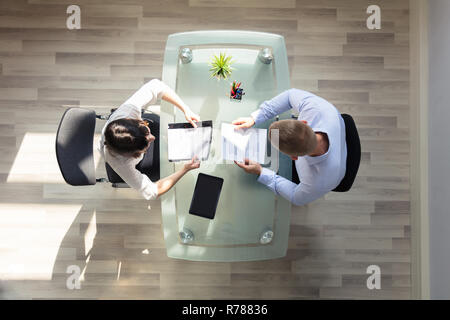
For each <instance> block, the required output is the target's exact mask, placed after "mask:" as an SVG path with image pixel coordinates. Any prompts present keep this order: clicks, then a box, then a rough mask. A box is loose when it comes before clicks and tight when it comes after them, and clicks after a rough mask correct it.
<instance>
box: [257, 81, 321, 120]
mask: <svg viewBox="0 0 450 320" xmlns="http://www.w3.org/2000/svg"><path fill="white" fill-rule="evenodd" d="M311 95H312V94H311V93H309V92H307V91H303V90H299V89H289V90H286V91H284V92H282V93H280V94H279V95H277V96H276V97H274V98H272V99H271V100H267V101H264V102H263V103H262V104H261V105H260V107H259V109H258V110H256V111H255V112H253V113H252V114H251V116H252V117H253V119H254V120H255V124H260V123H262V122H264V121H266V120H269V119H272V118H275V116H277V115H279V114H281V113H283V112H285V111H287V110H289V109H292V108H294V109H296V110H299V109H300V108H301V106H302V104H303V100H304V99H305V98H307V97H309V96H311Z"/></svg>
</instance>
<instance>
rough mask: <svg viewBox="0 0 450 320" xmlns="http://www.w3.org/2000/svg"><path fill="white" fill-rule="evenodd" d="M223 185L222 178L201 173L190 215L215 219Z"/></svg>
mask: <svg viewBox="0 0 450 320" xmlns="http://www.w3.org/2000/svg"><path fill="white" fill-rule="evenodd" d="M222 185H223V179H222V178H219V177H214V176H210V175H207V174H204V173H199V174H198V178H197V183H196V184H195V189H194V195H193V196H192V201H191V207H190V208H189V213H190V214H194V215H197V216H200V217H204V218H208V219H214V216H215V215H216V209H217V204H218V203H219V197H220V191H221V190H222Z"/></svg>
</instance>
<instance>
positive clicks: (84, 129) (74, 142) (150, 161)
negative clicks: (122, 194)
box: [56, 108, 160, 188]
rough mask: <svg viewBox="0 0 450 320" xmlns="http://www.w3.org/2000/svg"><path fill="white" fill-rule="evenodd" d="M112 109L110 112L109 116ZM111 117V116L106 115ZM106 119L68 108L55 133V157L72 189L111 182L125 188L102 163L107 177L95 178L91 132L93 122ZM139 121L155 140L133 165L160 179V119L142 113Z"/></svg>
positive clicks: (85, 111) (149, 175)
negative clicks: (143, 121) (146, 122)
mask: <svg viewBox="0 0 450 320" xmlns="http://www.w3.org/2000/svg"><path fill="white" fill-rule="evenodd" d="M114 111H115V109H112V110H111V114H112V113H113V112H114ZM109 116H110V115H109ZM109 116H102V115H97V114H96V113H95V111H93V110H88V109H82V108H69V109H67V110H66V111H65V112H64V114H63V116H62V118H61V121H60V123H59V127H58V132H57V133H56V158H57V160H58V165H59V169H60V171H61V174H62V176H63V178H64V180H65V181H66V182H67V183H68V184H70V185H72V186H86V185H94V184H96V183H97V182H110V183H112V186H113V187H115V188H124V187H125V188H126V187H128V185H127V184H126V183H125V182H124V181H123V180H122V178H120V176H119V175H118V174H117V173H116V172H114V170H113V169H112V168H111V167H110V166H109V165H108V164H107V163H106V162H105V166H106V173H107V176H108V179H106V178H96V176H95V164H94V154H93V150H94V146H93V144H94V130H95V122H96V119H101V120H107V119H108V118H109ZM142 119H144V120H147V121H148V122H149V127H150V130H151V133H152V134H153V135H154V136H155V138H156V139H155V141H153V143H152V144H151V145H150V147H149V148H148V150H147V151H146V153H145V154H144V158H143V159H142V160H141V161H140V162H139V163H138V164H137V165H136V169H138V170H139V171H140V172H142V173H143V174H146V175H147V176H148V177H149V178H150V179H151V180H153V181H156V180H159V175H160V166H159V116H158V115H156V114H154V113H144V112H143V113H142Z"/></svg>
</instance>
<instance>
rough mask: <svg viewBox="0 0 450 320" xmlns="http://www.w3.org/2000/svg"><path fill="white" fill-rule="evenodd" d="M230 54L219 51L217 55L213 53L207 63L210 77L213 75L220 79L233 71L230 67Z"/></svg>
mask: <svg viewBox="0 0 450 320" xmlns="http://www.w3.org/2000/svg"><path fill="white" fill-rule="evenodd" d="M231 58H232V56H227V55H226V54H225V53H222V52H221V53H220V54H219V56H217V55H214V57H213V58H212V60H211V62H210V63H209V65H210V66H211V69H209V71H210V72H211V78H212V77H215V78H217V79H218V80H220V79H227V78H228V77H229V76H230V75H231V72H233V68H232V67H231V64H232V63H233V62H234V61H231Z"/></svg>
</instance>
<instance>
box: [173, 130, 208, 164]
mask: <svg viewBox="0 0 450 320" xmlns="http://www.w3.org/2000/svg"><path fill="white" fill-rule="evenodd" d="M211 135H212V128H211V127H201V128H189V129H183V128H180V129H169V130H168V133H167V143H168V158H169V160H172V161H180V160H189V159H192V158H193V157H194V156H197V158H198V159H199V160H207V159H208V156H209V149H210V144H211Z"/></svg>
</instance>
